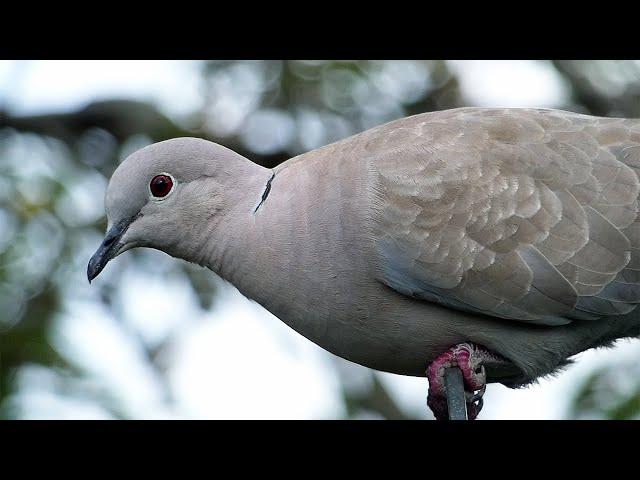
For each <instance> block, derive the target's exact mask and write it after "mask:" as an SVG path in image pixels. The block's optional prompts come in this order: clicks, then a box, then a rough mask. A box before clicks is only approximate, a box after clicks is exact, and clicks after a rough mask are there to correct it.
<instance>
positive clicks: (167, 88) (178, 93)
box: [0, 61, 638, 419]
mask: <svg viewBox="0 0 640 480" xmlns="http://www.w3.org/2000/svg"><path fill="white" fill-rule="evenodd" d="M450 66H451V68H453V69H454V70H455V71H456V72H457V73H458V74H459V76H460V82H461V83H460V87H461V89H462V93H463V95H464V96H465V98H466V99H467V100H468V102H469V104H470V105H482V106H506V107H514V106H532V107H550V106H553V105H555V104H557V103H559V102H560V101H561V100H562V98H563V97H564V95H566V86H565V85H564V84H563V83H562V80H561V79H560V78H559V77H558V76H557V75H556V74H555V72H554V71H553V69H552V67H551V66H549V65H545V64H543V63H539V62H532V61H455V62H451V63H450ZM200 67H201V65H200V64H199V63H198V62H192V61H28V62H16V61H2V62H0V108H6V109H8V110H9V111H11V112H12V113H13V114H36V113H42V112H47V111H51V110H72V109H74V108H77V107H80V106H82V105H84V104H86V103H88V102H89V101H91V100H96V99H106V98H113V97H119V98H138V99H149V100H150V101H153V102H155V103H156V104H157V105H158V106H159V107H160V108H161V109H162V110H163V111H165V112H166V113H167V114H169V115H171V116H174V117H180V116H184V115H187V114H188V113H189V112H191V111H192V110H194V109H197V108H199V106H200V102H201V98H202V91H203V88H204V86H203V85H202V83H201V76H200V75H199V69H200ZM105 187H106V185H103V184H100V182H98V183H96V184H95V185H94V186H93V187H92V188H105ZM93 214H96V212H94V213H93ZM97 241H98V239H96V244H97ZM94 248H95V245H89V244H87V245H86V248H84V249H82V250H81V251H79V252H78V257H77V259H78V271H77V282H78V285H80V284H82V286H81V287H78V288H81V289H82V290H81V291H82V292H83V295H81V296H80V297H77V296H76V297H74V300H73V301H70V302H69V303H68V304H67V305H65V309H64V312H63V314H61V315H60V318H59V319H58V324H59V328H57V330H56V337H55V339H54V341H55V343H56V345H58V346H59V348H61V349H62V350H64V351H65V352H66V354H67V355H69V357H70V358H73V359H76V360H77V361H79V362H81V363H82V364H84V365H86V366H87V368H88V370H89V371H90V372H91V374H92V376H93V377H94V379H95V380H96V382H98V383H100V382H102V383H104V384H106V385H109V388H111V389H112V390H114V391H116V392H118V395H120V396H121V398H122V399H123V401H124V402H125V403H126V405H127V408H128V409H129V411H130V412H132V414H133V416H135V417H137V418H185V417H186V418H274V419H275V418H296V419H299V418H302V419H307V418H338V417H340V416H342V415H343V414H344V405H343V403H342V400H341V397H340V377H339V375H338V369H339V368H345V369H347V370H349V371H350V372H351V373H352V377H353V378H354V385H353V388H357V387H358V385H357V382H358V381H366V378H367V376H366V369H364V367H360V366H356V365H354V364H350V363H349V362H347V361H344V360H342V359H338V358H337V357H334V356H333V355H331V354H329V353H327V352H325V351H324V350H322V349H321V348H320V347H318V346H317V345H315V344H313V343H312V342H310V341H308V340H306V339H305V338H303V337H302V336H300V335H299V334H297V333H296V332H294V331H293V330H291V329H290V328H289V327H287V326H286V325H284V324H283V323H282V322H280V321H279V320H278V319H277V318H275V317H274V316H273V315H271V314H270V313H268V312H267V311H266V310H264V309H263V308H262V307H260V306H259V305H258V304H256V303H255V302H252V301H250V300H248V299H246V298H245V297H243V296H242V295H241V294H240V293H239V292H238V291H237V290H236V289H235V288H234V287H233V286H231V285H230V284H227V283H225V282H223V281H222V280H220V281H219V291H220V292H221V293H220V295H219V300H218V301H217V302H216V303H215V306H214V308H213V309H212V310H210V311H206V312H204V313H203V312H202V311H201V310H200V309H198V308H196V307H195V304H196V301H195V299H194V298H193V297H192V293H191V291H190V290H189V289H188V287H187V286H186V285H184V284H183V283H181V282H180V281H176V280H175V279H171V278H164V277H162V276H157V275H156V276H148V275H146V274H145V273H144V272H143V273H140V272H136V271H134V270H132V269H126V268H113V267H112V266H111V265H110V266H109V268H107V269H106V270H105V272H104V273H103V276H104V277H106V276H108V275H120V276H121V278H120V282H121V284H122V285H123V288H122V289H121V290H122V294H121V298H119V299H118V301H119V302H121V306H122V308H123V310H124V311H125V312H127V315H125V317H126V318H127V319H129V320H128V321H129V322H131V323H130V324H128V325H122V324H121V323H118V322H117V321H115V319H113V318H111V317H110V315H111V314H110V313H109V312H108V311H106V310H104V309H103V308H101V307H99V306H98V305H99V304H98V302H96V301H95V295H96V293H95V289H94V290H91V289H90V286H89V285H87V284H86V279H85V269H84V263H83V262H86V259H87V258H89V256H90V254H91V253H92V251H93V249H94ZM144 255H145V256H146V258H147V259H148V261H150V262H154V263H156V264H157V265H159V267H158V268H159V269H162V268H163V267H162V266H163V265H168V264H169V262H175V261H178V260H174V259H171V258H169V257H168V256H167V255H164V254H162V253H160V252H155V251H145V252H144ZM122 257H124V256H122ZM122 257H120V258H119V259H117V260H116V262H122V263H123V265H125V264H126V260H125V259H124V258H122ZM112 263H115V262H112ZM80 267H82V268H80ZM96 281H97V282H99V281H101V279H100V278H98V279H97V280H96ZM78 298H80V300H78ZM82 298H84V300H82ZM148 309H155V311H158V312H164V313H160V314H159V315H158V316H156V317H154V321H153V322H149V321H148V317H147V316H145V315H140V314H139V312H143V311H145V310H148ZM129 328H134V329H136V330H138V331H139V332H140V334H141V335H142V336H143V337H144V338H145V339H146V340H148V341H149V342H151V343H153V342H159V341H161V340H162V339H163V338H166V337H167V336H168V335H170V334H172V335H174V336H175V341H174V342H173V343H172V344H171V351H170V352H169V353H168V354H167V355H169V358H170V361H169V362H167V363H168V372H169V374H168V379H169V382H170V387H171V390H172V391H173V392H174V393H175V396H176V402H175V404H176V405H177V407H175V408H168V407H167V406H166V404H165V403H164V402H163V400H162V389H161V387H160V385H159V381H158V379H157V377H156V376H155V374H154V372H151V371H149V370H148V368H146V367H145V364H144V362H143V361H142V360H141V352H140V351H139V350H138V349H137V347H136V345H135V344H133V343H132V342H131V341H130V339H128V336H127V334H126V332H127V329H129ZM637 353H638V342H635V343H634V342H622V343H621V344H620V345H619V346H618V347H617V348H616V349H615V350H598V351H589V352H586V353H583V354H581V355H579V361H578V362H577V363H576V364H575V365H574V366H572V367H570V368H568V369H567V370H566V371H564V372H563V373H561V374H559V375H557V376H556V377H553V378H548V379H543V380H541V381H540V382H539V383H538V384H536V385H534V386H532V387H529V388H526V389H521V390H510V389H507V388H506V387H503V386H501V385H490V386H489V388H488V389H487V393H486V395H485V406H484V410H483V412H482V414H481V417H480V418H481V419H493V418H496V419H553V418H562V417H563V416H564V414H565V409H566V406H567V402H568V401H569V400H570V395H571V392H572V388H573V386H574V385H576V384H578V383H579V382H580V380H581V379H582V378H584V377H585V376H586V375H588V373H589V372H590V371H591V370H592V369H593V368H595V367H597V366H598V365H600V364H602V363H603V362H605V361H610V360H611V359H612V358H614V357H616V358H628V357H630V356H632V355H634V354H635V355H637ZM378 375H379V378H380V379H381V381H382V382H383V383H384V384H385V385H386V386H388V387H389V389H390V391H391V394H392V395H393V396H394V398H395V399H396V400H397V401H398V403H399V404H400V405H403V406H404V407H406V409H407V410H408V411H410V412H411V413H412V414H413V415H415V416H416V417H418V418H430V414H429V413H428V412H427V409H426V392H427V382H426V380H425V379H423V378H413V377H402V376H398V375H392V374H386V373H379V374H378ZM22 377H23V378H22V381H23V383H24V385H25V388H24V389H23V393H21V398H20V401H21V402H22V403H23V404H24V405H25V409H24V410H25V412H26V413H25V416H26V417H27V418H109V415H108V413H107V412H105V411H103V410H102V409H100V408H99V407H96V406H95V405H92V404H90V403H88V402H82V401H77V400H73V399H64V398H61V397H60V396H58V395H56V394H54V393H52V390H53V387H52V386H53V385H54V384H55V378H53V377H52V376H51V374H50V373H47V372H45V371H43V369H38V368H37V367H33V368H30V369H27V370H26V371H25V372H23V375H22ZM203 379H204V380H203ZM358 379H361V380H358Z"/></svg>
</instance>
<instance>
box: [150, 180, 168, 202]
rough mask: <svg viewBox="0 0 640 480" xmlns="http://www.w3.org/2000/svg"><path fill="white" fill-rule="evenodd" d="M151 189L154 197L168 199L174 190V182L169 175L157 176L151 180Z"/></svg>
mask: <svg viewBox="0 0 640 480" xmlns="http://www.w3.org/2000/svg"><path fill="white" fill-rule="evenodd" d="M149 188H150V189H151V195H153V196H154V197H160V198H162V197H166V196H167V195H168V194H169V192H170V191H171V189H172V188H173V180H171V177H170V176H169V175H156V176H155V177H153V180H151V183H150V184H149Z"/></svg>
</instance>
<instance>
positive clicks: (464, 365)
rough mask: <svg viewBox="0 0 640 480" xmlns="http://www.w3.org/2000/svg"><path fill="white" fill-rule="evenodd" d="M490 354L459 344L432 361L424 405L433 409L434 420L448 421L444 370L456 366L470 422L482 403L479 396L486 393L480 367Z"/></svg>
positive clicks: (484, 373)
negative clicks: (461, 378) (461, 379)
mask: <svg viewBox="0 0 640 480" xmlns="http://www.w3.org/2000/svg"><path fill="white" fill-rule="evenodd" d="M487 355H489V356H492V354H491V353H490V352H485V351H484V350H483V349H481V348H480V347H477V346H476V345H473V344H471V343H461V344H459V345H456V346H454V347H452V348H450V349H449V350H448V351H447V352H445V353H444V354H442V355H440V356H439V357H438V358H437V359H436V360H434V361H433V362H432V363H431V364H430V365H429V367H428V369H427V377H428V379H429V396H428V398H427V404H428V405H429V407H430V408H431V410H433V413H434V415H435V417H436V419H438V420H442V419H446V418H448V409H447V396H446V389H445V387H444V370H445V369H446V368H448V367H456V366H457V367H458V368H460V370H461V372H462V376H463V379H464V384H465V399H466V402H467V411H468V417H469V419H470V420H473V419H475V418H476V417H477V415H478V414H479V413H480V411H481V410H482V406H483V404H484V402H483V399H482V396H483V395H484V392H485V390H486V387H487V385H486V379H487V374H486V369H485V366H484V365H483V364H482V361H483V359H484V358H487Z"/></svg>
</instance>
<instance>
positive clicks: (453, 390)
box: [444, 367, 468, 420]
mask: <svg viewBox="0 0 640 480" xmlns="http://www.w3.org/2000/svg"><path fill="white" fill-rule="evenodd" d="M444 381H445V388H446V392H447V407H448V409H449V420H468V416H467V402H466V400H465V395H464V383H463V381H462V372H461V371H460V369H459V368H458V367H450V368H447V369H446V370H445V371H444Z"/></svg>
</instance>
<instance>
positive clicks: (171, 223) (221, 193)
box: [87, 137, 255, 281]
mask: <svg viewBox="0 0 640 480" xmlns="http://www.w3.org/2000/svg"><path fill="white" fill-rule="evenodd" d="M247 164H250V165H254V166H255V164H253V163H251V162H249V161H248V160H247V159H245V158H244V157H242V156H240V155H238V154H237V153H235V152H233V151H232V150H229V149H228V148H225V147H223V146H221V145H218V144H216V143H213V142H209V141H206V140H202V139H198V138H188V137H185V138H175V139H172V140H167V141H164V142H159V143H155V144H152V145H149V146H147V147H144V148H142V149H140V150H138V151H136V152H134V153H133V154H131V155H130V156H129V157H127V158H126V159H125V160H124V161H123V162H122V163H121V164H120V165H119V166H118V168H117V169H116V170H115V172H114V173H113V176H112V177H111V180H110V181H109V185H108V187H107V193H106V198H105V204H106V212H107V233H106V236H105V238H104V241H103V242H102V244H101V245H100V246H99V247H98V249H97V251H96V252H95V254H94V255H93V256H92V257H91V259H90V260H89V265H88V267H87V277H88V279H89V281H91V280H93V279H94V278H95V277H97V276H98V274H99V273H100V272H101V271H102V270H103V269H104V267H105V266H106V265H107V263H108V262H109V261H110V260H113V259H114V258H115V257H117V256H118V255H120V254H121V253H123V252H125V251H127V250H130V249H132V248H135V247H150V248H154V249H157V250H162V251H164V252H165V253H168V254H170V255H172V256H175V257H184V254H185V252H186V251H188V250H189V248H188V247H189V246H188V245H185V238H187V237H190V236H196V237H197V236H198V233H199V231H200V227H201V226H202V225H206V226H207V228H211V227H212V226H214V225H215V221H214V220H213V219H214V217H216V216H217V215H218V214H219V213H220V212H221V211H223V210H224V209H225V208H226V206H227V205H229V204H230V202H231V203H234V199H233V198H230V197H233V195H234V194H235V195H238V194H241V192H242V189H239V188H233V187H234V186H233V185H232V184H233V181H234V179H235V180H238V179H239V178H240V177H241V176H242V171H243V169H242V166H243V165H244V166H246V165H247ZM225 192H226V194H225Z"/></svg>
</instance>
